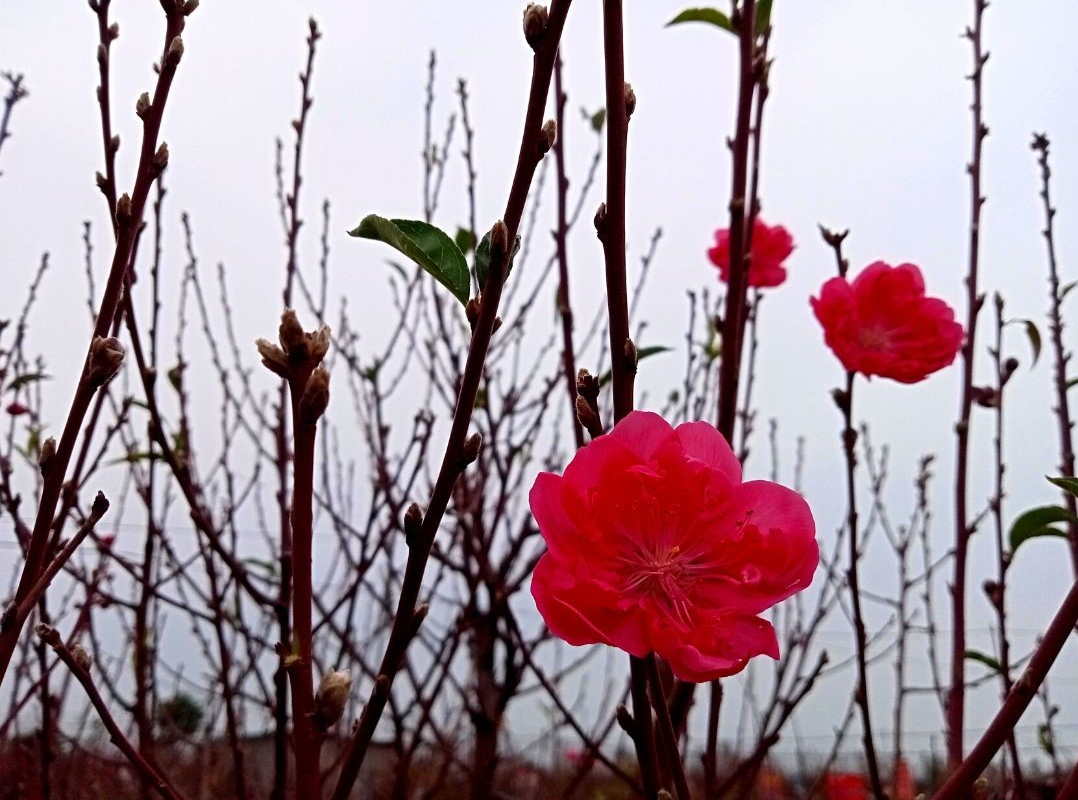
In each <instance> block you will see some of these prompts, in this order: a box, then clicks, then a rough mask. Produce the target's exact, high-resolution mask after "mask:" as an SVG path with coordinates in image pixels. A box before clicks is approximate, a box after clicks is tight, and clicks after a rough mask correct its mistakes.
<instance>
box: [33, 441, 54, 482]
mask: <svg viewBox="0 0 1078 800" xmlns="http://www.w3.org/2000/svg"><path fill="white" fill-rule="evenodd" d="M55 456H56V439H55V438H54V437H52V436H50V437H49V438H48V439H46V440H45V442H44V443H43V444H42V445H41V452H40V453H39V454H38V457H37V467H38V469H39V470H41V475H42V476H44V475H45V474H46V473H47V472H48V471H49V465H50V464H51V463H52V460H53V458H54V457H55Z"/></svg>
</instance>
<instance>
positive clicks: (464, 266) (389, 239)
mask: <svg viewBox="0 0 1078 800" xmlns="http://www.w3.org/2000/svg"><path fill="white" fill-rule="evenodd" d="M348 234H349V235H350V236H357V237H359V238H361V239H374V240H375V241H379V242H385V243H386V244H388V245H389V246H390V247H393V248H394V249H396V250H398V251H400V252H401V253H403V254H404V255H406V256H407V257H408V258H410V259H411V260H412V261H414V262H415V263H416V264H418V265H419V266H420V267H422V268H423V269H424V270H425V271H426V272H428V273H429V274H430V275H431V276H432V277H433V278H434V279H435V280H436V281H438V283H440V284H442V286H444V287H445V288H447V289H448V290H449V291H450V292H452V293H453V296H454V297H456V298H457V299H458V300H460V302H461V303H462V304H467V303H468V295H469V289H470V283H469V278H468V262H467V261H466V260H465V258H464V253H462V252H461V251H460V248H459V247H457V245H456V244H455V243H454V242H453V240H452V239H450V238H449V236H448V235H447V234H446V233H445V232H444V231H442V230H440V229H439V228H436V227H434V226H433V225H428V224H427V223H426V222H419V221H417V220H410V219H386V218H385V217H379V216H377V215H376V214H371V215H370V216H367V217H364V218H363V221H362V222H360V223H359V225H358V226H357V227H356V228H355V229H354V230H351V231H349V232H348Z"/></svg>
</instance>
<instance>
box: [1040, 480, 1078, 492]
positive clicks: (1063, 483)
mask: <svg viewBox="0 0 1078 800" xmlns="http://www.w3.org/2000/svg"><path fill="white" fill-rule="evenodd" d="M1045 477H1048V476H1045ZM1048 482H1049V483H1054V484H1055V485H1056V486H1058V487H1059V488H1060V489H1062V490H1063V491H1064V492H1066V493H1067V494H1069V495H1073V496H1074V497H1078V478H1073V477H1063V478H1048Z"/></svg>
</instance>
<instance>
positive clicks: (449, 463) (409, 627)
mask: <svg viewBox="0 0 1078 800" xmlns="http://www.w3.org/2000/svg"><path fill="white" fill-rule="evenodd" d="M571 4H572V0H555V2H554V3H553V4H552V6H551V8H550V16H549V20H548V22H547V25H546V30H545V31H544V33H543V35H542V39H541V41H539V42H538V44H537V45H536V48H535V57H534V61H533V68H532V81H531V89H530V93H529V97H528V109H527V112H526V114H525V121H524V131H523V134H522V137H521V145H520V152H519V154H518V156H517V166H516V170H515V172H514V175H513V183H512V187H511V188H510V191H509V201H508V203H507V204H506V210H505V215H504V217H503V223H504V225H496V226H495V232H496V233H497V234H498V235H497V236H492V237H491V239H492V257H491V264H490V272H489V274H488V276H487V282H486V285H485V286H484V287H483V293H482V302H481V304H480V310H479V315H478V318H477V319H476V322H475V327H474V329H473V332H472V339H471V344H470V346H469V348H468V356H467V360H466V362H465V366H464V373H463V375H462V380H461V383H460V389H459V392H458V395H457V403H456V407H455V409H454V412H453V422H452V426H451V428H450V432H449V440H448V442H447V443H446V449H445V454H444V456H443V458H442V464H441V467H440V468H439V470H438V477H437V479H436V480H435V483H434V489H433V491H432V492H431V497H430V502H429V503H428V505H427V510H426V513H424V514H423V518H422V523H421V525H420V528H419V530H418V531H417V532H416V535H415V536H414V537H413V540H412V541H411V542H410V543H409V549H408V562H407V565H406V567H405V572H404V581H403V583H402V585H401V591H400V596H399V599H398V602H397V611H396V616H395V618H394V621H393V626H392V629H391V630H390V634H389V642H388V643H387V645H386V650H385V653H384V655H383V657H382V661H381V664H380V666H379V669H378V677H377V679H376V680H375V684H374V687H373V689H372V690H371V694H370V697H369V699H368V701H367V704H366V706H365V707H364V709H363V714H362V716H361V717H360V719H359V721H358V723H357V724H356V726H355V729H354V732H353V735H352V737H351V739H350V740H349V743H348V748H347V752H346V754H345V757H344V760H343V762H342V765H341V772H340V777H339V778H338V781H337V785H336V787H335V788H334V790H333V795H332V797H333V798H334V800H345V798H347V797H348V796H349V793H350V792H351V788H352V785H353V784H354V783H355V780H356V778H357V777H358V775H359V768H360V766H361V765H362V764H363V760H364V758H365V757H366V754H367V749H368V747H369V746H370V743H371V739H372V738H373V737H374V731H375V728H376V727H377V725H378V720H379V719H380V718H381V716H382V712H383V710H384V709H385V706H386V703H387V701H388V699H389V692H390V688H391V687H392V684H393V679H394V678H395V677H396V675H397V672H398V671H399V669H400V665H401V662H402V661H403V659H404V655H405V652H406V650H407V648H408V645H409V643H410V642H411V640H412V638H413V637H414V635H415V633H416V631H417V630H418V626H419V625H420V624H421V623H422V619H423V617H424V616H425V613H426V612H425V610H424V609H421V608H418V607H417V603H418V601H419V593H420V590H421V588H422V582H423V574H424V572H425V570H426V565H427V561H428V559H429V557H430V551H431V548H432V547H433V545H434V539H435V536H436V535H437V533H438V528H439V527H440V525H441V521H442V517H443V516H444V514H445V511H446V508H447V507H448V505H449V501H450V499H451V496H452V493H453V487H454V485H455V484H456V481H457V477H458V476H459V475H460V473H461V472H462V471H463V469H464V468H465V467H466V466H467V463H468V462H467V460H466V455H467V454H466V452H465V441H466V440H467V439H468V428H469V426H470V424H471V418H472V410H473V409H474V407H475V398H476V394H477V392H478V390H479V384H480V382H481V380H482V378H483V365H484V363H485V361H486V355H487V349H488V348H489V346H490V339H491V336H492V335H493V333H494V325H495V321H496V319H497V317H498V304H499V302H500V300H501V294H502V288H503V286H504V283H505V279H506V273H507V268H508V261H509V252H510V247H511V243H512V242H513V239H514V237H515V236H516V233H517V229H518V228H519V226H520V220H521V217H522V216H523V213H524V205H525V203H526V202H527V198H528V190H529V187H530V186H531V181H532V176H533V175H534V173H535V168H536V167H537V166H538V164H539V162H540V161H541V160H542V158H543V155H544V154H545V152H546V149H545V148H544V147H543V136H544V134H543V113H544V110H545V107H546V101H547V96H548V95H549V93H550V82H551V78H552V77H553V73H554V61H555V59H556V58H557V53H558V45H559V43H560V41H561V34H562V30H563V28H564V25H565V18H566V15H567V14H568V12H569V7H570V5H571ZM547 144H549V142H547ZM503 236H504V237H505V238H504V240H503V239H502V237H503ZM495 240H498V241H497V244H498V245H499V247H498V248H497V249H495V248H494V246H493V245H494V244H495ZM472 458H474V454H472Z"/></svg>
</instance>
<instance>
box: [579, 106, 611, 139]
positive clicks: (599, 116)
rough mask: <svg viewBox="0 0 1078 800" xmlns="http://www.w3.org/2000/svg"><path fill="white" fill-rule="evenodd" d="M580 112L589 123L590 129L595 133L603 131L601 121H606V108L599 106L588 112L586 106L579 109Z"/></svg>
mask: <svg viewBox="0 0 1078 800" xmlns="http://www.w3.org/2000/svg"><path fill="white" fill-rule="evenodd" d="M580 113H581V114H582V115H583V117H584V119H586V120H587V121H588V122H589V123H590V124H591V129H592V130H593V131H595V132H596V133H602V132H603V123H605V122H606V109H605V108H600V109H599V110H598V111H596V112H594V113H589V112H588V110H587V109H586V108H582V109H580Z"/></svg>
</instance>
